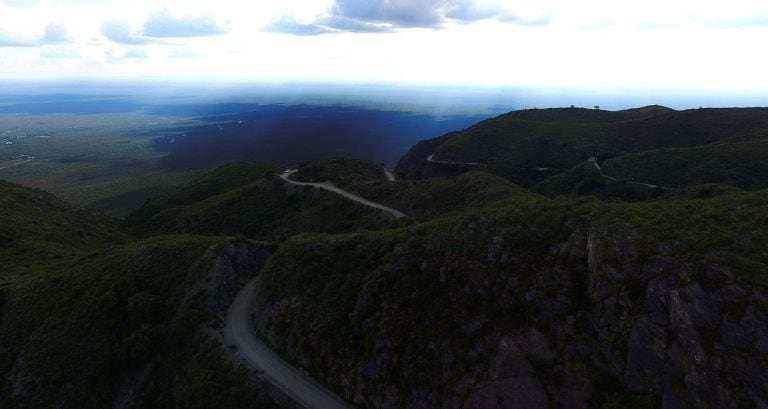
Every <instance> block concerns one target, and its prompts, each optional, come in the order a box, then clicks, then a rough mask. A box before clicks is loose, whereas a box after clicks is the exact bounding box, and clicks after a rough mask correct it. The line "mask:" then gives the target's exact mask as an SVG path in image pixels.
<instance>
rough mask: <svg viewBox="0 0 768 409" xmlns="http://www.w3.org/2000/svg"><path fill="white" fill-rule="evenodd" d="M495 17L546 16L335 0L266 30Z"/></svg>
mask: <svg viewBox="0 0 768 409" xmlns="http://www.w3.org/2000/svg"><path fill="white" fill-rule="evenodd" d="M490 18H496V19H498V20H499V21H502V22H506V23H511V24H517V25H529V26H537V25H544V24H547V22H548V21H547V20H545V19H537V20H526V19H523V18H520V17H518V16H515V15H512V14H510V13H509V12H508V11H506V10H504V9H503V8H502V7H500V6H498V5H487V4H482V3H479V2H477V1H476V0H336V1H335V2H334V4H333V5H332V6H331V8H330V9H329V10H328V13H327V14H325V15H322V16H319V17H318V18H317V19H315V21H313V22H311V23H301V22H297V21H296V20H293V19H290V18H287V17H281V18H279V19H277V20H275V21H274V22H273V23H272V24H270V25H269V26H267V27H266V28H265V29H266V31H273V32H281V33H290V34H296V35H316V34H324V33H334V32H365V33H376V32H388V31H392V30H394V29H398V28H432V29H439V28H441V27H442V26H443V25H444V24H445V23H446V22H447V21H458V22H466V23H469V22H473V21H478V20H485V19H490Z"/></svg>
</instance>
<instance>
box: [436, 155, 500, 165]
mask: <svg viewBox="0 0 768 409" xmlns="http://www.w3.org/2000/svg"><path fill="white" fill-rule="evenodd" d="M434 156H435V155H429V156H427V162H432V163H442V164H445V165H470V166H488V165H486V164H485V163H477V162H448V161H444V160H437V159H434Z"/></svg>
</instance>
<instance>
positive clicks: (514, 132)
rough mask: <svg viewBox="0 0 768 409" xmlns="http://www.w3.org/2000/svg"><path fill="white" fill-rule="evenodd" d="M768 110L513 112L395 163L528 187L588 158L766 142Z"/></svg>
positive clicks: (419, 174)
mask: <svg viewBox="0 0 768 409" xmlns="http://www.w3.org/2000/svg"><path fill="white" fill-rule="evenodd" d="M767 135H768V109H764V108H748V109H746V108H742V109H736V108H734V109H696V110H687V111H674V110H670V109H668V108H663V107H646V108H641V109H633V110H625V111H616V112H610V111H599V110H587V109H580V108H562V109H533V110H523V111H513V112H510V113H508V114H504V115H501V116H499V117H496V118H493V119H490V120H487V121H483V122H481V123H479V124H477V125H474V126H472V127H470V128H467V129H465V130H464V131H461V132H457V133H454V134H450V135H446V136H444V137H441V139H440V140H432V141H423V142H420V143H419V144H418V145H417V146H415V147H414V148H412V149H411V151H410V152H409V153H408V154H406V155H405V156H404V157H403V159H401V161H400V162H399V163H398V165H397V168H396V169H397V170H398V171H399V172H400V173H402V174H403V175H405V176H406V177H408V178H423V177H430V176H431V175H432V174H434V173H435V171H434V168H435V167H442V168H443V171H444V172H446V173H449V174H455V173H457V172H462V171H465V170H466V169H465V168H466V167H462V166H459V165H455V164H445V165H442V166H441V164H439V163H435V162H430V161H428V160H427V158H428V157H429V156H430V155H433V158H434V159H435V160H439V161H445V162H457V163H470V162H473V163H483V164H485V165H487V169H488V170H490V171H492V172H495V173H497V174H499V175H502V176H505V177H507V178H509V179H510V180H512V181H513V182H515V183H518V184H521V185H524V186H529V185H532V184H534V183H537V182H540V181H542V180H544V179H546V178H547V177H550V176H552V175H553V174H557V173H559V172H563V171H566V170H568V169H571V168H573V167H574V166H576V165H578V164H579V163H581V162H583V161H586V160H587V159H588V158H589V157H593V156H596V157H598V158H600V159H601V160H603V159H605V158H611V157H614V156H618V155H621V154H624V153H630V152H639V151H645V150H650V149H660V148H680V147H693V146H701V145H707V144H711V143H715V142H723V141H748V140H755V139H765V138H766V136H767Z"/></svg>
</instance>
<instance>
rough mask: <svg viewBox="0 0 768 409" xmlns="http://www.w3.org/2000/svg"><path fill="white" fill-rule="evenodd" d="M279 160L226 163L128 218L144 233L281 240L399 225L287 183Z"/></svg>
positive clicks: (376, 213) (330, 195)
mask: <svg viewBox="0 0 768 409" xmlns="http://www.w3.org/2000/svg"><path fill="white" fill-rule="evenodd" d="M280 171H281V169H280V168H279V167H277V166H274V165H261V164H250V163H236V164H231V165H227V166H223V167H221V168H219V169H217V170H216V171H214V172H212V173H210V174H208V175H205V176H203V177H202V178H200V179H197V180H195V181H193V182H192V183H190V184H188V185H186V186H184V187H182V188H179V189H177V190H176V191H173V192H171V193H169V194H166V195H164V196H160V197H158V198H155V199H153V200H151V201H149V202H148V203H147V204H146V205H145V206H144V207H142V208H141V209H140V210H139V211H137V212H136V213H133V214H132V215H130V216H129V217H128V218H127V220H126V223H127V225H128V226H131V228H132V229H134V230H135V231H137V232H139V233H141V234H162V233H164V232H173V233H194V234H214V235H231V236H234V235H237V234H243V235H246V236H248V237H251V238H255V239H259V240H282V239H285V238H287V237H289V236H291V235H293V234H296V233H300V232H309V231H318V232H330V233H333V232H342V231H350V230H355V229H358V230H359V229H372V228H383V227H390V226H393V225H394V223H395V222H394V221H393V219H392V218H391V217H389V215H387V214H385V213H384V212H382V211H380V210H376V209H371V208H369V207H366V206H363V205H360V204H357V203H355V202H353V201H351V200H348V199H345V198H343V197H341V196H339V195H337V194H335V193H330V192H327V191H324V190H320V189H315V188H312V187H309V186H307V187H302V186H295V185H290V184H288V183H285V182H284V181H283V180H281V179H280V178H279V177H278V175H279V172H280Z"/></svg>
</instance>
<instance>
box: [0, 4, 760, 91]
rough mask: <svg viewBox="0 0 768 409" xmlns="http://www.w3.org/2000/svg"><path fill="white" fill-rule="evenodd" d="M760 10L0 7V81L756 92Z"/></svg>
mask: <svg viewBox="0 0 768 409" xmlns="http://www.w3.org/2000/svg"><path fill="white" fill-rule="evenodd" d="M767 37H768V2H766V1H764V0H758V1H755V0H730V1H728V2H723V1H710V0H698V1H692V0H676V1H669V0H645V1H642V2H640V1H632V2H628V1H617V0H613V1H610V0H582V1H564V0H517V1H512V0H510V1H504V0H258V1H242V0H217V1H210V0H159V1H158V0H0V75H1V76H2V78H3V79H6V80H7V79H41V78H48V79H52V78H56V79H60V78H79V79H100V80H105V79H111V78H125V79H142V78H146V79H150V78H151V79H164V80H169V81H175V80H197V79H199V80H206V81H261V82H265V81H266V82H269V81H283V82H284V81H306V82H324V81H333V82H345V83H402V84H452V85H488V86H498V85H509V86H533V87H537V86H541V87H570V88H585V87H586V88H645V89H648V88H654V89H665V88H666V89H672V88H674V89H695V90H726V91H752V92H755V91H768V77H767V76H766V75H765V72H768V54H767V53H765V52H763V51H762V43H763V42H764V41H763V40H764V39H765V38H767Z"/></svg>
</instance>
